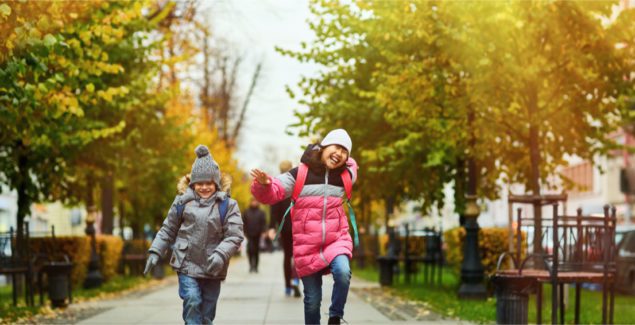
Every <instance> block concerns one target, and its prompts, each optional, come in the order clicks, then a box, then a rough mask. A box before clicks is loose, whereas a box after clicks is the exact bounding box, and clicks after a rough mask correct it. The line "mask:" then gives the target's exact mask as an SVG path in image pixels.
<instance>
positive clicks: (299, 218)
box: [251, 129, 357, 324]
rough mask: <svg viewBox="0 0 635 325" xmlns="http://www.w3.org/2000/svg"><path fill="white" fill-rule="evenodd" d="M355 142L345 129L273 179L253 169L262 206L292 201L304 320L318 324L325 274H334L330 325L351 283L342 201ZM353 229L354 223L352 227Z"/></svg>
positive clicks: (353, 171) (352, 175)
mask: <svg viewBox="0 0 635 325" xmlns="http://www.w3.org/2000/svg"><path fill="white" fill-rule="evenodd" d="M352 146H353V145H352V141H351V138H350V137H349V135H348V133H347V132H346V131H345V130H343V129H337V130H333V131H331V132H329V133H328V134H327V135H326V137H324V139H322V141H321V142H319V143H316V144H312V145H309V146H308V147H307V149H306V151H305V152H304V155H303V156H302V159H301V164H300V166H298V167H296V168H293V169H291V170H290V171H288V172H286V173H284V174H282V175H279V176H277V177H276V178H273V177H271V176H269V175H267V174H266V173H265V172H263V171H262V170H260V169H254V170H252V171H251V176H252V177H253V178H254V181H253V183H252V185H251V193H252V194H253V195H254V196H255V197H256V198H257V199H258V200H259V201H260V202H262V203H265V204H274V203H277V202H280V201H282V200H284V199H285V198H288V197H290V196H291V197H292V200H294V202H293V204H294V205H293V209H292V214H291V218H292V219H291V225H292V232H293V234H292V236H293V259H294V261H295V266H296V271H297V272H298V275H299V276H300V278H301V279H302V284H303V287H304V322H305V323H306V324H319V323H320V304H321V301H322V275H324V274H328V273H332V274H333V280H334V284H333V294H332V296H331V307H330V308H329V320H328V323H329V324H340V321H341V320H342V318H343V317H344V306H345V304H346V298H347V297H348V289H349V287H350V281H351V275H352V274H351V269H350V259H351V258H352V257H353V241H352V239H351V235H350V234H349V232H348V220H347V218H346V213H345V212H344V209H343V207H342V203H343V202H342V198H343V196H344V195H345V194H346V196H347V197H348V198H349V199H350V193H351V192H350V191H351V188H352V184H353V182H355V180H356V178H357V163H356V162H355V160H353V159H352V158H351V157H350V152H351V149H352ZM353 225H354V223H353Z"/></svg>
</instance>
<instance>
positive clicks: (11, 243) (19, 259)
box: [0, 222, 33, 306]
mask: <svg viewBox="0 0 635 325" xmlns="http://www.w3.org/2000/svg"><path fill="white" fill-rule="evenodd" d="M24 229H25V230H26V231H25V232H24V237H23V238H24V242H25V243H27V245H28V241H29V232H28V222H26V223H25V227H24ZM16 246H17V232H16V231H14V229H13V227H11V228H10V229H9V231H8V232H3V233H0V274H1V275H5V276H7V277H9V278H10V279H11V290H12V299H13V305H14V306H17V304H18V291H19V290H20V287H21V285H20V283H19V281H20V277H23V279H24V282H23V283H24V284H25V285H24V299H25V301H26V303H27V305H31V302H32V301H33V297H32V296H33V289H32V287H31V285H32V281H31V278H32V274H33V265H32V264H31V259H30V256H27V255H25V254H27V253H28V250H25V251H26V253H24V254H20V253H19V252H18V251H17V247H16Z"/></svg>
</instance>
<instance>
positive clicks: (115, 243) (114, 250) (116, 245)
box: [96, 235, 123, 281]
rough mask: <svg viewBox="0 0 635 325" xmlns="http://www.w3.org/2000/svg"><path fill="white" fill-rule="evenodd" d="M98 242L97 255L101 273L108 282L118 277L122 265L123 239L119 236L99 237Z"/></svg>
mask: <svg viewBox="0 0 635 325" xmlns="http://www.w3.org/2000/svg"><path fill="white" fill-rule="evenodd" d="M96 240H97V245H96V248H97V254H99V257H100V266H101V268H100V271H101V274H102V275H103V277H104V281H108V280H110V279H112V278H113V277H114V276H116V275H117V270H118V268H119V264H120V263H121V252H122V250H123V239H121V237H119V236H112V235H99V236H97V237H96Z"/></svg>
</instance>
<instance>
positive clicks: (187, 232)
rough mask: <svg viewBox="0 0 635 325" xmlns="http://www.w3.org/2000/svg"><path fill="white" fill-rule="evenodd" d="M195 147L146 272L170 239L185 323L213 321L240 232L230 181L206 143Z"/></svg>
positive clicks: (241, 234) (164, 249) (162, 252)
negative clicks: (224, 177) (189, 168)
mask: <svg viewBox="0 0 635 325" xmlns="http://www.w3.org/2000/svg"><path fill="white" fill-rule="evenodd" d="M195 152H196V155H197V157H198V158H197V159H196V160H195V161H194V164H193V165H192V172H191V174H190V180H189V182H188V183H189V184H187V185H188V186H184V187H185V188H181V189H180V190H181V191H182V193H181V194H179V195H177V196H176V198H175V199H174V203H172V206H171V207H170V210H169V212H168V216H167V217H166V218H165V221H163V226H162V227H161V229H160V230H159V232H158V233H157V236H156V237H155V239H154V241H153V242H152V245H151V247H150V250H149V252H150V254H149V256H148V261H147V262H146V268H145V271H144V274H145V273H148V272H149V271H150V270H151V269H152V268H153V267H154V266H155V265H156V264H157V263H158V261H159V259H160V258H162V257H165V254H166V250H167V249H168V247H170V246H172V245H173V252H172V257H171V258H170V265H171V266H172V268H173V269H174V270H175V271H176V272H177V273H178V277H179V296H180V297H181V299H183V320H184V321H185V324H211V323H212V322H213V321H214V317H215V316H216V303H217V301H218V296H219V294H220V282H221V281H222V280H225V277H226V276H227V268H228V266H229V259H230V258H231V256H232V255H233V254H234V253H236V251H238V248H239V247H240V244H241V242H242V241H243V238H244V235H243V222H242V218H241V216H240V210H239V208H238V204H237V203H236V201H235V200H233V199H231V198H230V197H229V195H228V192H229V184H227V182H224V183H223V184H221V175H220V168H219V167H218V164H217V163H216V162H215V161H214V159H213V158H212V156H211V155H210V153H209V149H208V148H207V147H206V146H203V145H199V146H198V147H196V150H195ZM186 177H187V176H186ZM182 182H183V180H182ZM223 214H224V216H223ZM221 219H223V221H222V222H221Z"/></svg>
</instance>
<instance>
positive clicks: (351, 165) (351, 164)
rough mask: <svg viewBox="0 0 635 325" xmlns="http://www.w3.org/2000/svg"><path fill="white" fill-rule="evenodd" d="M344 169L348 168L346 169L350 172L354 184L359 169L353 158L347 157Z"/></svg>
mask: <svg viewBox="0 0 635 325" xmlns="http://www.w3.org/2000/svg"><path fill="white" fill-rule="evenodd" d="M346 169H348V171H349V172H350V173H351V181H352V182H353V184H355V182H356V181H357V169H359V166H358V165H357V162H356V161H355V159H353V158H351V157H348V159H347V160H346Z"/></svg>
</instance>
